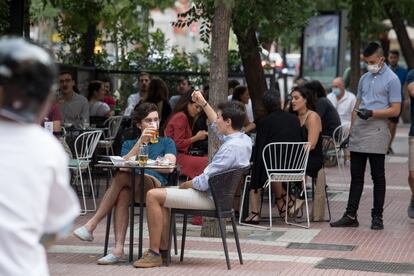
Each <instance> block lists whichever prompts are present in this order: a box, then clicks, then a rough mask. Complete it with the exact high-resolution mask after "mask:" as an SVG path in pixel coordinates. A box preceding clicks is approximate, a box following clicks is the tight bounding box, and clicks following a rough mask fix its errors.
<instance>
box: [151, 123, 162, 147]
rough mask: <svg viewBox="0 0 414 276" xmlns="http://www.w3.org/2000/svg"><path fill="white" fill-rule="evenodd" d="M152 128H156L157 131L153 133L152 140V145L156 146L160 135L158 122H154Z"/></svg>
mask: <svg viewBox="0 0 414 276" xmlns="http://www.w3.org/2000/svg"><path fill="white" fill-rule="evenodd" d="M151 127H152V128H154V129H155V130H153V131H152V136H151V138H150V143H151V144H156V143H158V136H159V135H160V133H159V131H158V125H157V123H156V122H152V123H151Z"/></svg>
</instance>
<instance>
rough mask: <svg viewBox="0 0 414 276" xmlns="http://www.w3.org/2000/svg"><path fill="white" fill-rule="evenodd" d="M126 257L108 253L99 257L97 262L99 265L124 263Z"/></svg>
mask: <svg viewBox="0 0 414 276" xmlns="http://www.w3.org/2000/svg"><path fill="white" fill-rule="evenodd" d="M125 262H126V259H125V257H124V256H120V257H118V256H115V255H114V254H112V253H110V254H108V255H106V256H103V257H102V258H100V259H99V260H98V261H97V263H98V264H100V265H114V264H118V263H125Z"/></svg>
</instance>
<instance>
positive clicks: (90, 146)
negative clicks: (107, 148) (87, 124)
mask: <svg viewBox="0 0 414 276" xmlns="http://www.w3.org/2000/svg"><path fill="white" fill-rule="evenodd" d="M101 135H102V131H101V130H95V131H87V132H84V133H82V134H80V135H79V136H78V137H77V138H76V140H75V155H76V159H78V160H85V161H88V160H90V159H91V158H92V155H93V153H94V151H95V149H96V145H97V144H98V142H99V139H100V138H101Z"/></svg>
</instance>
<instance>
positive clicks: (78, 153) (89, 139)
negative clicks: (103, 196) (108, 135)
mask: <svg viewBox="0 0 414 276" xmlns="http://www.w3.org/2000/svg"><path fill="white" fill-rule="evenodd" d="M101 135H102V131H100V130H97V131H88V132H84V133H82V134H81V135H79V136H78V137H77V138H76V140H75V157H76V159H70V160H69V169H71V170H74V171H75V174H76V176H75V180H76V183H78V182H79V180H80V185H81V191H82V197H83V207H84V208H83V209H82V210H81V214H82V215H84V214H86V213H87V212H88V211H96V200H95V193H94V187H93V182H92V175H91V170H90V167H89V164H90V163H91V161H92V156H93V153H94V152H95V149H96V145H97V144H98V141H99V139H100V137H101ZM84 171H87V172H88V175H89V183H90V186H91V194H92V199H93V206H94V207H93V209H87V207H86V197H85V189H84V183H83V174H82V172H84Z"/></svg>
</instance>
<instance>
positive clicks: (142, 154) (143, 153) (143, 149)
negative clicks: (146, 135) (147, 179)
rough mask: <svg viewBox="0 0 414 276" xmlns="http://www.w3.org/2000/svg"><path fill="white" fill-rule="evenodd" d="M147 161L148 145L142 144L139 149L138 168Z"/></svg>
mask: <svg viewBox="0 0 414 276" xmlns="http://www.w3.org/2000/svg"><path fill="white" fill-rule="evenodd" d="M147 161H148V145H147V144H142V145H141V146H140V148H139V153H138V164H139V165H140V166H145V164H146V163H147Z"/></svg>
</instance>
